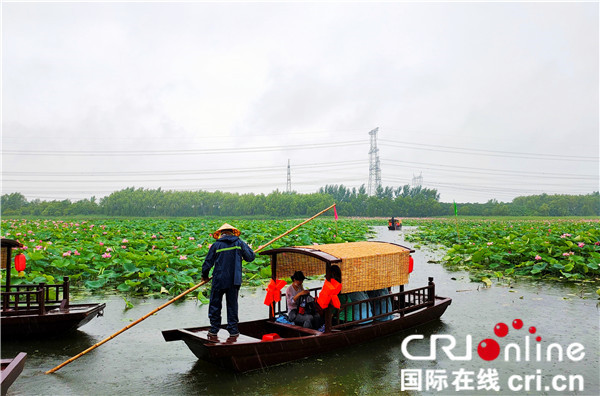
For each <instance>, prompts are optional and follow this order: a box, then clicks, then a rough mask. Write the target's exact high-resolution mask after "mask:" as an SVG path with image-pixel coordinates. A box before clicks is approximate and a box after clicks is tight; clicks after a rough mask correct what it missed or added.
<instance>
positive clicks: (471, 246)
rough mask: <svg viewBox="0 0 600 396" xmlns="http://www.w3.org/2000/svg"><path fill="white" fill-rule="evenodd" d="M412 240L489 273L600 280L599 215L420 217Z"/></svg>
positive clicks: (455, 263) (460, 265)
mask: <svg viewBox="0 0 600 396" xmlns="http://www.w3.org/2000/svg"><path fill="white" fill-rule="evenodd" d="M407 239H410V240H412V241H422V242H425V243H430V244H431V243H433V244H440V245H444V246H446V247H448V248H449V249H448V251H447V254H446V256H445V257H444V262H445V263H446V265H448V266H450V267H453V268H461V269H462V268H464V269H469V270H471V271H473V272H475V273H476V274H477V275H479V276H480V279H481V276H486V277H496V278H501V277H511V276H533V277H544V278H550V279H559V280H583V279H595V280H597V279H600V227H599V221H598V220H597V219H596V220H563V219H560V220H499V219H488V220H481V221H474V220H465V219H461V220H460V221H458V222H455V221H454V220H427V221H426V220H421V226H420V227H419V229H418V232H417V233H415V234H412V235H409V236H407Z"/></svg>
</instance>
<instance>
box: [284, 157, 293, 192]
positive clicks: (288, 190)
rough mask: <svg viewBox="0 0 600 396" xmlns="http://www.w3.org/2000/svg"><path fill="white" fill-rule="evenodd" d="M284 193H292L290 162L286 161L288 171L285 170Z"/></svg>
mask: <svg viewBox="0 0 600 396" xmlns="http://www.w3.org/2000/svg"><path fill="white" fill-rule="evenodd" d="M285 191H286V192H288V193H291V192H292V171H291V168H290V160H289V159H288V169H287V187H286V189H285Z"/></svg>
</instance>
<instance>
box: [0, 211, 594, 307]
mask: <svg viewBox="0 0 600 396" xmlns="http://www.w3.org/2000/svg"><path fill="white" fill-rule="evenodd" d="M224 222H230V223H233V224H234V225H235V226H236V227H239V228H240V229H241V230H242V238H243V239H244V240H245V241H246V242H248V243H249V244H250V245H251V246H252V247H253V248H254V249H257V248H258V247H259V246H262V245H264V244H265V243H267V242H269V241H271V240H272V239H273V238H275V237H277V236H279V235H281V234H283V233H284V232H286V231H288V230H289V229H290V228H292V227H294V226H296V225H297V224H299V223H300V220H269V221H267V220H241V219H240V220H237V219H198V218H194V219H191V218H186V219H127V218H125V219H97V220H93V221H91V220H78V221H75V220H23V219H18V220H6V219H5V220H2V229H1V235H2V236H3V237H7V238H11V239H17V240H19V241H20V242H21V243H22V244H24V245H25V247H24V248H23V252H24V254H25V255H26V257H27V269H26V271H24V272H20V273H17V272H16V271H15V270H14V268H13V269H12V271H13V272H12V273H11V280H12V283H13V284H19V283H38V282H46V283H56V282H59V281H60V280H61V279H62V277H63V276H69V277H70V279H71V283H72V285H73V286H74V287H79V288H81V289H84V288H85V289H88V290H91V291H94V292H97V291H111V292H113V291H115V290H116V291H118V292H120V294H121V295H123V296H128V295H130V296H133V295H138V296H159V295H163V296H168V295H176V294H178V293H180V292H182V291H184V290H186V289H188V288H190V287H192V286H194V285H195V284H197V283H198V282H199V281H200V277H201V267H202V263H203V261H204V257H205V255H206V254H207V252H208V248H209V247H210V244H211V243H212V242H213V241H214V239H213V238H212V237H211V235H210V233H211V232H213V231H214V230H216V229H217V228H218V227H219V226H220V225H221V224H223V223H224ZM384 222H385V220H384V219H371V220H369V219H340V220H338V221H334V220H333V219H331V220H330V219H326V218H318V219H315V220H313V221H311V222H309V223H307V224H305V225H303V226H302V227H300V228H298V229H297V230H295V231H294V232H292V233H290V234H288V235H287V236H285V237H283V238H281V239H279V240H277V241H276V242H274V243H273V244H271V245H270V246H269V248H277V247H281V246H286V245H312V244H321V243H341V242H352V241H359V240H366V239H369V238H370V237H371V236H372V235H373V231H372V228H371V226H372V225H375V224H381V223H384ZM404 224H405V225H415V226H418V231H417V232H412V233H410V234H409V235H407V240H409V241H410V242H411V243H414V244H416V247H417V248H419V247H420V246H419V244H425V245H428V246H441V248H443V249H444V250H445V255H444V257H443V258H442V259H441V260H440V261H441V262H442V263H444V264H445V265H446V266H448V267H449V268H451V269H457V270H468V271H469V272H470V274H471V280H472V281H477V282H480V281H482V282H484V283H488V285H489V284H490V283H491V280H490V279H494V278H497V279H504V280H506V279H508V280H510V279H513V278H514V277H524V276H525V277H532V278H543V279H547V280H556V281H576V282H597V281H598V280H600V226H599V220H598V219H592V220H586V219H550V220H548V219H544V220H518V219H517V220H515V219H510V220H504V219H500V218H493V219H484V220H481V219H479V220H466V219H460V220H458V221H457V220H456V219H406V220H405V221H404ZM267 260H268V258H267V257H263V256H257V259H256V260H255V261H254V262H252V263H244V280H243V281H244V284H245V285H248V286H259V285H261V284H263V283H265V282H266V281H267V280H268V279H269V278H270V276H271V271H270V267H269V263H268V261H267ZM207 293H208V292H207V291H206V290H203V291H200V292H198V293H197V294H196V295H195V297H197V298H198V299H199V300H200V302H207V299H206V296H207ZM124 298H125V297H124ZM126 302H127V300H126Z"/></svg>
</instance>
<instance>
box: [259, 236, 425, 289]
mask: <svg viewBox="0 0 600 396" xmlns="http://www.w3.org/2000/svg"><path fill="white" fill-rule="evenodd" d="M411 252H414V250H411V249H409V248H406V247H404V246H400V245H396V244H393V243H388V242H350V243H334V244H326V245H313V246H293V247H282V248H278V249H271V250H267V251H265V252H262V253H261V254H264V255H270V256H271V269H272V272H273V277H274V279H281V278H288V277H290V276H291V275H292V274H293V273H294V272H295V271H302V272H303V273H304V275H306V276H315V275H323V274H325V275H326V277H327V278H328V279H329V276H330V272H329V269H330V267H331V265H332V264H335V265H338V266H339V267H340V269H341V271H342V292H343V293H351V292H355V291H366V290H376V289H382V288H386V287H391V286H397V285H405V284H407V283H408V276H409V274H408V262H409V256H410V253H411Z"/></svg>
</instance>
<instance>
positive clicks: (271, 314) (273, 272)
mask: <svg viewBox="0 0 600 396" xmlns="http://www.w3.org/2000/svg"><path fill="white" fill-rule="evenodd" d="M276 275H277V255H276V254H273V255H271V279H273V282H276V281H277V276H276ZM271 304H273V305H272V306H270V307H269V319H275V312H274V310H275V301H273V302H272V303H271ZM278 308H279V309H281V302H279V307H278Z"/></svg>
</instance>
